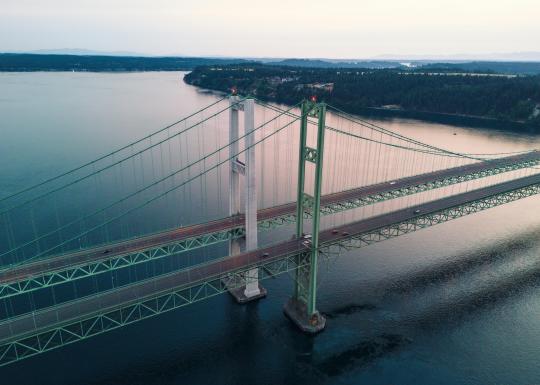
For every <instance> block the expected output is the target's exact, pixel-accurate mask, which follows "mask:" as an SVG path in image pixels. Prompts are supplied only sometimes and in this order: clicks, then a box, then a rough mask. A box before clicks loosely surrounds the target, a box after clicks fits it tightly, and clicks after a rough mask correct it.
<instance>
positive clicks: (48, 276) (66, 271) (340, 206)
mask: <svg viewBox="0 0 540 385" xmlns="http://www.w3.org/2000/svg"><path fill="white" fill-rule="evenodd" d="M539 156H540V155H539ZM538 164H540V158H533V159H528V160H524V161H518V162H515V163H514V162H510V163H505V164H502V165H493V167H491V168H486V169H483V170H481V171H477V172H471V173H466V174H463V175H457V176H451V177H446V178H440V179H434V180H432V181H429V182H427V183H419V184H411V185H408V186H406V187H402V188H394V189H393V188H389V189H388V190H386V191H383V192H379V193H376V194H370V195H365V196H362V197H360V198H348V199H344V200H341V201H337V202H331V203H326V204H324V203H322V204H321V214H322V215H331V214H335V213H339V212H342V211H346V210H352V209H356V208H360V207H363V206H367V205H370V204H375V203H380V202H384V201H387V200H390V199H395V198H400V197H405V196H408V195H413V194H417V193H420V192H424V191H429V190H434V189H438V188H442V187H447V186H451V185H455V184H459V183H464V182H468V181H472V180H476V179H481V178H485V177H489V176H493V175H497V174H501V173H506V172H510V171H516V170H520V169H523V168H528V167H532V166H535V165H538ZM304 217H305V218H306V219H307V218H311V213H310V212H309V211H305V212H304ZM294 223H296V213H295V212H290V213H287V214H284V215H280V216H276V217H274V218H268V219H265V220H262V221H259V224H258V226H259V230H270V229H274V228H276V227H279V226H283V225H289V224H294ZM243 236H245V229H244V228H243V227H236V228H230V229H226V230H222V231H218V232H213V233H208V234H203V235H201V236H196V237H192V238H187V239H182V240H179V241H176V242H172V243H167V244H164V245H160V246H157V247H152V248H148V249H146V250H140V251H137V252H134V253H126V254H120V255H111V256H110V257H106V258H102V259H99V260H95V261H91V262H86V263H80V264H77V265H72V266H68V267H65V268H61V269H56V270H51V271H46V272H44V273H42V274H38V275H34V276H29V277H23V278H21V279H19V280H15V281H9V282H4V283H1V284H0V298H6V297H11V296H14V295H18V294H22V293H27V292H31V291H35V290H39V289H42V288H47V287H51V286H55V285H59V284H62V283H66V282H71V281H75V280H79V279H82V278H86V277H91V276H94V275H96V274H101V273H105V272H110V271H114V270H117V269H121V268H125V267H129V266H133V265H137V264H141V263H145V262H149V261H153V260H156V259H159V258H164V257H169V256H172V255H176V254H180V253H183V252H186V251H191V250H195V249H199V248H202V247H206V246H210V245H215V244H218V243H221V242H224V241H229V240H232V239H238V238H241V237H243Z"/></svg>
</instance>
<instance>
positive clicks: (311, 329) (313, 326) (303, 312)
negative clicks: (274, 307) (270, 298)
mask: <svg viewBox="0 0 540 385" xmlns="http://www.w3.org/2000/svg"><path fill="white" fill-rule="evenodd" d="M283 312H284V313H285V315H286V316H287V318H289V319H290V320H291V321H292V323H294V324H295V325H296V326H297V327H298V328H299V329H300V330H301V331H303V332H304V333H307V334H316V333H319V332H321V331H323V329H324V327H325V326H326V318H324V316H323V315H322V314H320V313H319V312H316V313H315V314H312V315H311V316H308V313H307V306H306V304H305V303H304V302H302V301H298V300H297V299H295V298H290V299H289V301H287V303H286V304H285V306H284V307H283Z"/></svg>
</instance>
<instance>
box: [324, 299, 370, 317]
mask: <svg viewBox="0 0 540 385" xmlns="http://www.w3.org/2000/svg"><path fill="white" fill-rule="evenodd" d="M376 308H377V307H376V306H375V305H374V304H372V303H364V304H354V303H353V304H348V305H345V306H342V307H339V308H337V309H334V310H332V311H330V312H327V313H326V312H325V313H324V316H325V317H326V318H329V319H332V318H337V317H339V316H348V315H352V314H355V313H359V312H361V311H364V310H375V309H376Z"/></svg>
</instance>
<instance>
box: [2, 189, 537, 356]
mask: <svg viewBox="0 0 540 385" xmlns="http://www.w3.org/2000/svg"><path fill="white" fill-rule="evenodd" d="M539 193H540V184H538V183H536V184H531V185H529V186H525V187H520V188H517V189H514V190H511V191H505V192H501V193H497V194H494V195H491V196H488V197H484V198H482V199H477V200H473V201H470V202H467V203H463V204H459V205H455V206H452V207H447V208H445V209H442V210H437V211H433V212H430V213H426V214H422V215H418V216H415V217H412V218H410V219H407V220H405V221H401V222H396V223H392V224H388V225H385V226H381V227H380V228H377V229H375V230H371V231H369V232H363V233H357V234H355V233H352V234H350V235H348V236H346V237H343V238H340V239H339V240H333V241H329V242H323V243H321V245H320V248H319V250H320V251H321V255H324V256H327V257H331V256H335V255H338V254H339V253H341V252H342V251H344V250H351V249H354V248H360V247H364V246H368V245H371V244H373V243H377V242H380V241H384V240H387V239H390V238H395V237H398V236H401V235H404V234H408V233H411V232H414V231H417V230H420V229H423V228H427V227H431V226H434V225H437V224H440V223H444V222H448V221H450V220H452V219H456V218H461V217H463V216H466V215H469V214H473V213H477V212H480V211H483V210H486V209H489V208H492V207H496V206H500V205H503V204H506V203H510V202H513V201H516V200H519V199H522V198H526V197H529V196H532V195H535V194H539ZM310 258H311V250H309V249H305V250H302V251H298V250H297V251H295V252H294V253H289V254H286V255H280V256H275V257H272V258H270V259H266V260H263V262H260V263H256V264H250V265H246V266H242V267H240V268H238V269H236V270H234V271H228V272H224V273H222V274H219V275H216V276H212V277H207V278H206V279H204V280H201V281H199V282H196V283H193V284H191V285H189V286H181V287H176V288H171V289H169V290H166V291H162V292H159V293H157V294H153V295H152V296H148V297H142V298H140V299H137V300H136V301H131V302H127V303H122V304H119V305H117V306H114V307H111V308H107V309H101V310H99V311H97V312H95V313H92V314H87V315H85V316H83V317H81V318H80V319H76V320H68V321H65V322H62V323H59V324H56V325H54V326H52V327H50V328H47V329H44V330H39V331H36V332H35V333H34V334H32V333H30V334H26V335H20V336H13V337H12V339H11V340H9V341H4V343H3V344H2V345H0V366H2V365H7V364H9V363H13V362H16V361H19V360H22V359H24V358H27V357H31V356H34V355H36V354H40V353H43V352H46V351H49V350H52V349H56V348H59V347H61V346H64V345H68V344H71V343H74V342H77V341H81V340H84V339H87V338H90V337H93V336H97V335H100V334H102V333H105V332H107V331H110V330H114V329H117V328H119V327H121V326H125V325H129V324H132V323H134V322H137V321H141V320H144V319H147V318H150V317H153V316H156V315H159V314H162V313H164V312H167V311H171V310H173V309H177V308H180V307H183V306H186V305H189V304H191V303H195V302H198V301H202V300H204V299H208V298H211V297H213V296H216V295H218V294H221V293H224V292H226V291H228V290H230V289H231V288H234V287H241V286H242V285H244V284H245V281H244V276H245V274H244V273H245V272H246V271H248V270H249V269H252V268H253V267H254V266H257V267H260V269H259V272H260V273H259V274H260V277H259V278H260V279H265V278H269V277H274V276H276V275H278V274H282V273H285V272H291V271H296V270H298V269H309V264H310Z"/></svg>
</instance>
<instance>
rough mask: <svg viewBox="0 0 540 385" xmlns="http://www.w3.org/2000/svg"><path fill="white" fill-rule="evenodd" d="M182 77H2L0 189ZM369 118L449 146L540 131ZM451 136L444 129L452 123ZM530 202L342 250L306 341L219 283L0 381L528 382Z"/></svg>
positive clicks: (92, 137)
mask: <svg viewBox="0 0 540 385" xmlns="http://www.w3.org/2000/svg"><path fill="white" fill-rule="evenodd" d="M182 76H183V74H182V73H134V74H92V73H24V74H19V73H9V74H6V73H0V116H1V120H0V133H1V141H0V164H1V169H0V191H1V192H2V195H3V194H6V193H8V192H11V191H16V190H17V189H19V188H22V187H25V186H27V185H29V184H31V183H32V182H35V181H37V180H41V179H43V178H46V177H49V176H53V175H55V174H56V173H57V172H58V171H60V170H65V169H67V168H69V167H70V166H76V165H78V164H80V163H81V162H84V161H88V160H90V159H93V158H95V157H97V156H99V155H101V154H103V153H106V152H108V151H110V150H113V149H115V148H117V147H119V146H121V145H123V144H125V143H126V142H128V141H131V140H134V139H137V138H139V137H142V136H144V135H146V134H148V133H149V132H150V131H152V130H154V129H156V128H159V127H162V126H164V125H165V124H167V123H169V122H172V121H174V120H176V119H177V118H178V117H181V116H183V115H187V114H188V113H190V112H192V111H193V110H195V109H197V108H198V107H201V106H204V105H207V104H209V103H210V102H212V101H213V100H216V96H215V95H212V94H209V93H204V92H201V91H200V90H197V89H196V88H194V87H191V86H188V85H185V84H184V83H183V82H182ZM377 123H379V124H381V125H383V126H385V127H387V128H390V129H392V130H395V131H398V132H400V133H402V134H404V135H407V136H410V137H414V138H416V139H419V140H423V141H425V142H429V143H430V144H433V145H438V146H443V147H446V148H451V149H453V150H456V151H468V152H497V151H517V150H523V149H528V148H540V138H538V137H530V136H526V135H518V134H515V133H505V132H502V131H496V130H484V129H475V128H464V127H461V128H460V127H452V126H447V125H442V124H431V123H424V122H419V121H412V120H400V119H393V120H384V121H382V120H381V121H378V122H377ZM454 134H456V135H454ZM539 208H540V199H539V198H538V197H532V198H527V199H525V200H522V201H518V202H514V203H511V204H508V205H505V206H502V207H498V208H494V209H491V210H488V211H485V212H482V213H478V214H475V215H472V216H470V217H466V218H462V219H458V220H455V221H452V222H449V223H446V224H442V225H438V226H435V227H432V228H429V229H426V230H422V231H419V232H416V233H413V234H409V235H406V236H403V237H400V238H397V239H393V240H389V241H385V242H383V243H380V244H377V245H373V246H370V247H367V248H364V249H360V250H356V251H354V252H350V253H348V254H344V255H342V256H341V257H340V258H339V259H338V260H337V261H336V262H335V263H334V264H332V265H329V266H326V267H325V268H324V269H323V271H322V272H321V286H320V289H319V308H320V311H321V312H323V313H325V314H326V315H327V318H328V322H327V328H326V330H325V331H324V332H323V333H321V334H320V335H317V336H316V337H309V336H305V335H302V334H300V333H298V332H297V331H296V329H294V328H293V327H292V326H291V324H290V323H289V321H288V320H287V319H285V317H284V316H283V314H282V306H283V304H284V303H285V301H286V300H287V298H288V297H289V295H290V293H291V291H292V282H291V280H290V279H289V278H288V277H287V276H282V277H280V278H277V279H274V280H270V281H266V282H265V283H264V285H265V287H266V288H267V289H268V291H269V295H268V297H267V298H266V299H264V300H261V301H259V302H257V303H253V304H249V305H247V306H238V305H236V304H235V303H234V302H233V301H232V299H231V298H229V296H227V295H223V296H219V297H216V298H213V299H211V300H208V301H204V302H201V303H198V304H195V305H191V306H189V307H186V308H183V309H180V310H177V311H174V312H172V313H168V314H165V315H162V316H159V317H156V318H154V319H150V320H146V321H143V322H140V323H137V324H134V325H132V326H129V327H124V328H121V329H119V330H116V331H113V332H110V333H107V334H105V335H102V336H100V337H96V338H92V339H90V340H88V341H85V342H82V343H77V344H74V345H72V346H68V347H65V348H63V349H60V350H57V351H53V352H50V353H47V354H43V355H39V356H36V357H34V358H31V359H28V360H25V361H22V362H20V363H17V364H14V365H11V366H8V367H4V368H1V369H0V378H1V381H0V383H2V384H4V383H5V384H18V385H19V384H21V385H22V384H55V385H56V384H126V385H128V384H129V385H133V384H209V383H214V384H279V383H285V384H289V383H290V384H486V385H487V384H490V385H491V384H523V385H525V384H540V364H539V363H538V357H539V356H540V221H539V216H538V212H539Z"/></svg>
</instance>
